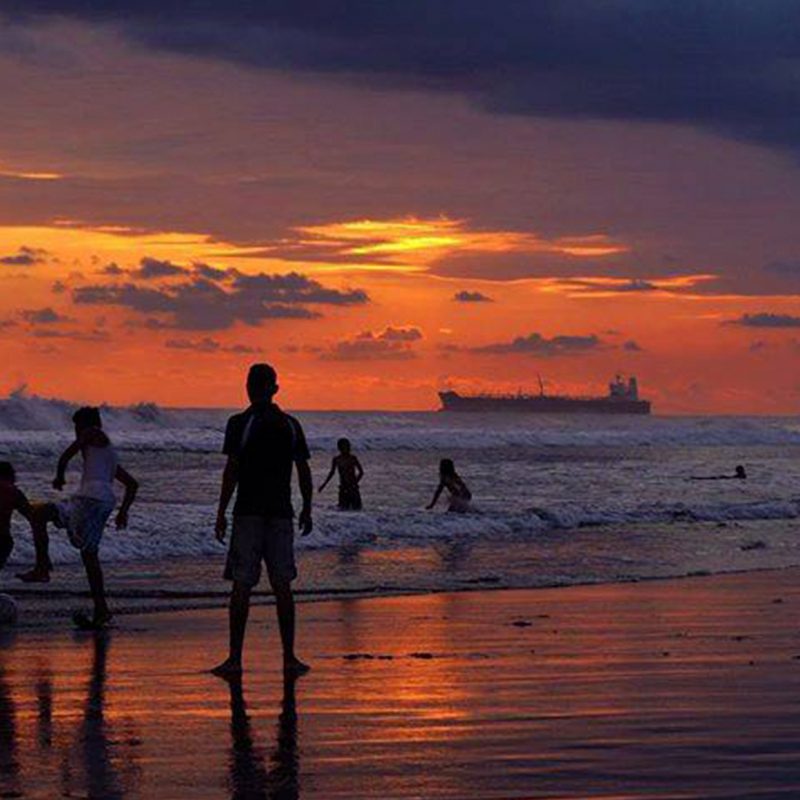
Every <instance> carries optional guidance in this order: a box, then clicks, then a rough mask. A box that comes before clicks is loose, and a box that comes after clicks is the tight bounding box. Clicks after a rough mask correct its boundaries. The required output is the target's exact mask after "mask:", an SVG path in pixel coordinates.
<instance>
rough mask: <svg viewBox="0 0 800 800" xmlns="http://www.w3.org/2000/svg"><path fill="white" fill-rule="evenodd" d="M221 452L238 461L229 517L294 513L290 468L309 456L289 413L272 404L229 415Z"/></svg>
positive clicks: (284, 517)
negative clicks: (233, 502)
mask: <svg viewBox="0 0 800 800" xmlns="http://www.w3.org/2000/svg"><path fill="white" fill-rule="evenodd" d="M222 452H223V453H224V454H225V455H228V456H234V457H235V458H236V459H237V460H238V462H239V482H238V488H237V491H236V503H235V505H234V507H233V514H234V516H238V517H244V516H258V517H276V518H281V519H291V518H292V517H293V516H294V512H293V510H292V467H293V466H294V464H295V463H296V462H297V461H307V460H308V459H309V458H310V457H311V456H310V453H309V452H308V445H307V444H306V437H305V434H304V433H303V429H302V428H301V427H300V423H299V422H298V421H297V420H296V419H295V418H294V417H290V416H289V415H288V414H285V413H284V412H283V411H281V410H280V408H278V406H276V405H275V404H274V403H264V404H258V405H253V406H250V408H248V409H247V410H246V411H244V412H242V413H241V414H234V416H232V417H231V418H230V419H229V420H228V425H227V427H226V429H225V445H224V447H223V449H222Z"/></svg>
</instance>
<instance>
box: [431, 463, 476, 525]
mask: <svg viewBox="0 0 800 800" xmlns="http://www.w3.org/2000/svg"><path fill="white" fill-rule="evenodd" d="M445 489H447V491H448V492H449V494H450V505H449V506H448V508H447V510H448V511H454V512H458V513H464V512H465V511H470V510H471V509H472V506H471V505H470V501H471V500H472V492H470V490H469V489H468V488H467V484H466V483H464V481H463V480H462V479H461V477H460V475H459V474H458V473H457V472H456V468H455V465H454V464H453V462H452V460H451V459H449V458H443V459H442V460H441V461H440V462H439V485H438V486H437V487H436V491H435V492H434V494H433V500H431V502H430V503H429V504H428V505H427V508H428V510H430V509H432V508H433V507H434V506H435V505H436V502H437V501H438V499H439V497H440V495H441V494H442V492H443V491H444V490H445Z"/></svg>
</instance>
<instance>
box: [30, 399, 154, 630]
mask: <svg viewBox="0 0 800 800" xmlns="http://www.w3.org/2000/svg"><path fill="white" fill-rule="evenodd" d="M72 421H73V423H74V424H75V441H74V442H73V443H72V444H71V445H70V446H69V447H68V448H67V449H66V450H65V451H64V452H63V453H62V455H61V458H59V460H58V469H57V471H56V477H55V480H54V481H53V488H55V489H57V490H59V491H61V489H63V488H64V484H65V482H66V471H67V466H68V465H69V462H70V461H71V460H72V459H73V458H74V457H75V456H76V455H78V453H80V454H81V456H82V457H83V471H82V473H81V483H80V487H79V488H78V491H77V492H76V493H75V494H74V495H73V496H72V497H70V498H69V499H67V500H65V501H62V502H59V503H46V504H43V505H40V506H36V507H34V511H33V541H34V546H35V548H36V566H35V567H34V568H33V569H32V570H30V571H29V572H25V573H22V574H20V575H18V576H17V577H19V578H20V579H21V580H23V581H25V582H26V583H47V582H48V581H49V580H50V571H51V570H52V568H53V567H52V564H51V562H50V557H49V552H48V551H49V538H48V535H47V524H48V523H49V522H51V523H53V524H54V525H55V526H56V527H57V528H61V529H63V530H66V531H67V535H68V537H69V540H70V542H71V543H72V545H73V546H74V547H76V548H77V549H78V550H80V553H81V558H82V560H83V565H84V567H85V569H86V577H87V579H88V581H89V588H90V590H91V593H92V600H93V602H94V614H93V616H92V617H88V616H87V615H85V614H83V613H82V612H78V613H76V614H75V615H74V621H75V623H76V625H78V626H79V627H82V628H90V629H100V628H103V627H104V626H105V625H107V624H108V623H109V622H110V621H111V612H110V611H109V609H108V604H107V603H106V595H105V587H104V585H103V570H102V568H101V566H100V559H99V557H98V548H99V546H100V540H101V538H102V536H103V530H104V528H105V525H106V522H107V521H108V518H109V517H110V516H111V512H112V511H113V510H114V506H115V505H116V498H115V496H114V480H118V481H119V482H120V483H121V484H122V485H123V486H124V487H125V497H124V498H123V500H122V505H121V506H120V508H119V511H118V512H117V519H116V524H117V528H118V529H122V528H126V527H127V526H128V511H129V509H130V507H131V504H132V503H133V500H134V498H135V497H136V490H137V489H138V487H139V484H138V483H137V482H136V480H134V478H133V477H132V476H131V475H130V474H129V473H128V472H126V470H124V469H123V468H122V467H121V466H120V465H119V462H118V460H117V451H116V450H115V449H114V446H113V445H112V444H111V440H110V439H109V438H108V436H106V434H105V433H104V431H103V425H102V421H101V419H100V411H99V410H98V409H96V408H88V407H87V408H79V409H78V410H77V411H76V412H75V414H74V416H73V417H72Z"/></svg>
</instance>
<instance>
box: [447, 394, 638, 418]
mask: <svg viewBox="0 0 800 800" xmlns="http://www.w3.org/2000/svg"><path fill="white" fill-rule="evenodd" d="M439 399H440V400H441V401H442V408H441V410H442V411H457V412H467V413H469V412H472V413H476V412H479V413H501V414H649V413H650V402H649V401H648V400H630V399H626V398H613V399H612V398H607V397H586V398H584V397H546V396H543V397H480V396H476V397H469V396H467V397H464V396H462V395H460V394H457V393H456V392H440V394H439Z"/></svg>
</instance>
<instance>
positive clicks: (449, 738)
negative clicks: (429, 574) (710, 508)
mask: <svg viewBox="0 0 800 800" xmlns="http://www.w3.org/2000/svg"><path fill="white" fill-rule="evenodd" d="M799 583H800V571H798V570H792V569H790V570H779V571H762V572H751V573H746V574H736V575H719V576H708V577H697V578H684V579H678V580H663V581H662V580H658V581H646V582H638V583H636V582H631V583H623V584H607V585H600V586H572V587H565V588H559V589H539V590H499V591H486V590H483V591H468V592H447V593H429V594H422V595H414V596H402V597H379V598H369V599H366V598H345V599H331V600H327V601H324V602H313V603H312V602H309V603H303V604H302V605H301V606H300V608H299V618H300V627H299V652H300V653H301V655H302V656H303V657H304V658H306V659H307V660H308V661H310V663H311V664H312V665H313V670H312V672H311V673H310V674H309V675H307V676H305V677H303V678H301V679H299V680H298V681H296V682H295V683H294V684H292V685H284V683H283V681H282V679H281V675H280V670H279V663H280V661H279V648H278V642H277V631H276V625H275V621H274V616H273V614H274V612H273V609H272V608H271V607H266V606H258V607H256V608H255V609H254V612H253V615H252V617H251V633H250V636H249V640H248V650H247V653H246V665H245V674H244V676H243V680H242V682H241V685H237V684H233V685H229V684H228V683H226V682H224V681H221V680H219V679H217V678H214V677H213V676H211V675H209V674H207V673H205V672H204V670H205V669H206V668H208V667H210V666H212V665H213V663H215V660H218V659H219V658H220V657H221V656H222V655H223V654H224V647H225V642H226V616H225V613H224V611H223V610H221V609H207V610H202V609H194V610H189V611H183V612H174V611H170V612H164V613H160V614H132V615H125V616H121V617H118V618H117V621H116V624H115V626H114V628H113V630H111V631H109V632H108V633H106V634H103V635H100V636H95V635H91V634H76V633H73V632H72V631H70V630H69V629H68V628H67V627H65V626H62V625H60V624H50V625H47V626H44V627H33V628H29V629H24V628H23V629H21V630H19V631H18V632H17V633H16V634H13V635H12V634H9V635H7V636H6V637H5V639H4V642H3V647H2V650H0V741H2V743H3V747H2V750H0V753H2V755H0V781H1V782H2V789H1V790H0V796H3V797H25V798H51V797H58V796H70V797H76V796H77V797H104V798H105V797H130V798H159V799H160V798H184V797H193V798H217V797H224V796H233V797H300V796H302V797H314V798H372V797H375V798H421V797H425V798H540V797H541V798H586V797H592V798H594V797H597V798H615V799H619V798H640V797H670V798H744V797H759V798H766V797H795V796H797V794H798V792H800V768H798V766H797V751H798V749H800V740H798V734H797V731H798V722H800V720H798V712H797V706H796V697H797V696H798V692H800V660H798V657H800V626H798V620H797V608H798V604H800V590H799V589H798V584H799ZM265 629H266V630H265Z"/></svg>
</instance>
